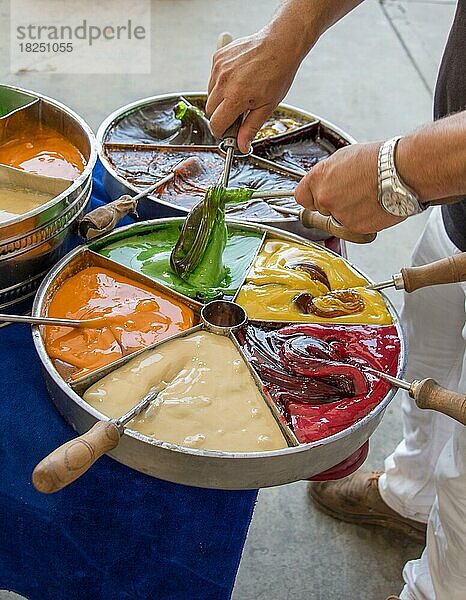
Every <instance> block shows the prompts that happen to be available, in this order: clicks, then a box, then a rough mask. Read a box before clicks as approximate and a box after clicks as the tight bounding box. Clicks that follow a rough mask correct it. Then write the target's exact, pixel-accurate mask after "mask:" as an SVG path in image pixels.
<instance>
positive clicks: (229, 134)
mask: <svg viewBox="0 0 466 600" xmlns="http://www.w3.org/2000/svg"><path fill="white" fill-rule="evenodd" d="M232 41H233V36H232V35H231V33H228V31H224V32H223V33H221V34H220V35H219V36H218V38H217V50H220V48H225V46H228V44H231V42H232ZM242 124H243V115H240V116H239V117H238V118H237V119H236V121H235V122H234V123H233V125H230V127H228V129H227V130H226V131H225V133H224V134H223V136H222V138H223V139H224V140H225V139H226V138H234V139H235V140H236V138H237V137H238V131H239V130H240V127H241V125H242Z"/></svg>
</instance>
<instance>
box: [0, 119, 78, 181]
mask: <svg viewBox="0 0 466 600" xmlns="http://www.w3.org/2000/svg"><path fill="white" fill-rule="evenodd" d="M0 163H1V164H4V165H8V166H10V167H16V168H17V169H21V170H23V171H27V172H29V173H36V174H38V175H46V176H48V177H62V178H63V179H76V178H77V177H79V175H81V173H82V172H83V170H84V166H85V164H86V160H85V158H84V156H83V155H82V154H81V152H80V151H79V150H78V149H77V148H76V146H74V145H73V144H72V143H71V142H70V141H69V140H67V139H66V138H65V136H63V135H62V134H61V133H59V132H58V131H56V130H55V129H52V128H51V127H48V126H46V125H41V124H38V123H27V124H25V126H24V128H23V129H22V130H21V132H20V133H19V132H18V135H17V136H16V137H14V138H13V139H10V140H8V141H6V142H4V143H3V144H0Z"/></svg>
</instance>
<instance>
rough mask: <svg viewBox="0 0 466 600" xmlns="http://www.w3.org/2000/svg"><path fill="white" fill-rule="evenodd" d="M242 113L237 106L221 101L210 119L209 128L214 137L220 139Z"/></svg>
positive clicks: (227, 101)
mask: <svg viewBox="0 0 466 600" xmlns="http://www.w3.org/2000/svg"><path fill="white" fill-rule="evenodd" d="M242 112H243V111H242V110H241V108H240V107H239V105H238V104H235V103H234V102H231V101H229V100H227V99H224V100H222V101H221V102H220V104H219V105H218V106H217V108H216V109H215V110H214V112H213V114H212V116H211V117H210V128H211V129H212V133H213V134H214V135H215V137H218V138H221V137H222V136H223V134H224V133H225V131H226V130H227V129H228V127H230V125H233V123H234V122H235V121H236V119H237V118H238V117H239V116H240V114H241V113H242Z"/></svg>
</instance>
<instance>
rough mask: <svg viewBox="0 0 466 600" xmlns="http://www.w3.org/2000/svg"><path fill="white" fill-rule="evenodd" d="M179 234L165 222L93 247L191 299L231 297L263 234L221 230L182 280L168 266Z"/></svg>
mask: <svg viewBox="0 0 466 600" xmlns="http://www.w3.org/2000/svg"><path fill="white" fill-rule="evenodd" d="M223 227H224V226H223ZM180 232H181V226H180V225H179V224H178V223H167V224H166V225H161V226H160V227H157V229H155V230H154V231H152V232H151V233H146V234H139V235H134V236H131V237H128V238H125V239H122V240H118V241H116V242H113V243H111V244H108V245H107V246H104V247H102V248H100V247H99V246H98V244H96V246H95V249H96V250H97V252H99V253H100V254H102V255H103V256H107V257H108V258H111V259H112V260H114V261H115V262H118V263H120V264H123V265H126V266H127V267H130V268H131V269H134V270H135V271H139V272H140V273H144V275H148V276H149V277H152V279H155V280H156V281H158V282H159V283H161V284H163V285H166V286H167V287H169V288H171V289H174V290H176V291H177V292H179V293H181V294H184V295H185V296H189V297H190V298H194V299H200V300H210V299H212V298H216V297H219V296H226V297H231V296H234V295H235V293H236V291H237V289H238V288H239V286H240V285H241V283H242V281H243V279H244V277H245V275H246V272H247V270H248V269H249V266H250V264H251V262H252V259H253V257H254V256H255V254H256V252H257V251H258V249H259V247H260V245H261V240H262V234H261V233H256V232H253V231H234V230H232V231H229V232H227V231H226V230H225V228H224V229H223V233H222V232H221V235H218V233H217V235H212V237H211V241H210V243H209V245H208V247H207V249H206V252H205V254H204V257H203V259H202V261H201V263H200V264H199V266H198V267H197V268H196V269H195V271H194V272H193V273H191V274H190V275H189V277H188V279H187V280H185V279H182V278H181V277H179V276H178V275H176V274H175V273H173V271H172V269H171V267H170V254H171V251H172V248H173V247H174V245H175V244H176V241H177V239H178V237H179V235H180ZM223 248H224V250H223V255H222V249H223Z"/></svg>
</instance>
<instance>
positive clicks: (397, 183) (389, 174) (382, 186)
mask: <svg viewBox="0 0 466 600" xmlns="http://www.w3.org/2000/svg"><path fill="white" fill-rule="evenodd" d="M401 138H402V136H397V137H394V138H392V139H389V140H387V141H386V142H384V143H383V144H382V146H381V147H380V150H379V156H378V192H379V202H380V205H381V206H382V207H383V208H384V210H385V211H386V212H388V213H389V214H396V213H395V212H392V211H391V210H390V209H389V208H387V206H386V202H385V201H384V198H385V197H387V196H390V194H398V195H399V196H401V197H402V196H406V197H409V205H410V207H411V210H410V213H409V214H417V213H420V212H422V211H423V210H425V209H426V208H427V206H425V205H423V204H422V203H421V202H420V201H419V198H418V197H417V195H416V193H415V192H414V191H413V190H411V189H410V188H409V187H408V186H407V185H406V184H405V183H404V182H403V180H402V179H401V177H400V176H399V174H398V171H397V170H396V166H395V150H396V145H397V143H398V141H399V140H400V139H401Z"/></svg>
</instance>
